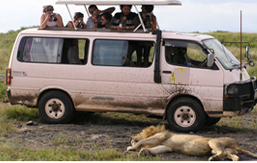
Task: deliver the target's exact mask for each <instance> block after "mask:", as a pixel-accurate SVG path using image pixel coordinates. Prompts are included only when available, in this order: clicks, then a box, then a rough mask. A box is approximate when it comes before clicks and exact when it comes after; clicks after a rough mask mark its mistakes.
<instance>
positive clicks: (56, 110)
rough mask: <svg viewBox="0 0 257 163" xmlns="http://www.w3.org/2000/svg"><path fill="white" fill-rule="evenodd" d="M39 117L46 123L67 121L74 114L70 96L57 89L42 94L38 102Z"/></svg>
mask: <svg viewBox="0 0 257 163" xmlns="http://www.w3.org/2000/svg"><path fill="white" fill-rule="evenodd" d="M38 110H39V114H40V116H41V118H42V119H43V120H44V121H45V122H47V123H53V124H57V123H68V122H70V121H71V120H72V118H73V116H74V107H73V104H72V102H71V100H70V98H69V97H68V96H67V95H66V94H64V93H62V92H59V91H50V92H47V93H46V94H44V95H43V96H42V97H41V99H40V101H39V104H38Z"/></svg>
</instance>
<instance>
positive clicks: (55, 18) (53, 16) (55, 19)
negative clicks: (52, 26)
mask: <svg viewBox="0 0 257 163" xmlns="http://www.w3.org/2000/svg"><path fill="white" fill-rule="evenodd" d="M50 17H51V19H53V21H55V22H56V21H57V20H58V19H57V17H56V16H55V14H54V13H52V14H51V15H50Z"/></svg>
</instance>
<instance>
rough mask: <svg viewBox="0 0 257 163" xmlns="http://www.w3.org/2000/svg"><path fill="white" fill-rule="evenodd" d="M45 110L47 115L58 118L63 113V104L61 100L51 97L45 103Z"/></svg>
mask: <svg viewBox="0 0 257 163" xmlns="http://www.w3.org/2000/svg"><path fill="white" fill-rule="evenodd" d="M45 112H46V114H47V115H48V117H50V118H53V119H59V118H61V117H62V116H63V115H64V113H65V106H64V104H63V102H62V101H61V100H59V99H55V98H53V99H50V100H48V101H47V103H46V105H45Z"/></svg>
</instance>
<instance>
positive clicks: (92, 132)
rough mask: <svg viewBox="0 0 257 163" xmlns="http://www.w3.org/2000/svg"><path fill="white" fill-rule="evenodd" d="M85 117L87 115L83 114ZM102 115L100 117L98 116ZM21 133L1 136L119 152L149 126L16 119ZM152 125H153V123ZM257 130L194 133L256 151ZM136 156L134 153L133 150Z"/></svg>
mask: <svg viewBox="0 0 257 163" xmlns="http://www.w3.org/2000/svg"><path fill="white" fill-rule="evenodd" d="M86 118H88V117H86ZM100 118H101V116H100ZM14 125H15V127H17V129H19V130H20V131H21V132H20V133H18V134H12V135H8V137H5V138H4V139H5V140H6V141H8V142H11V143H12V144H13V145H19V146H24V147H28V148H34V149H37V148H52V147H56V146H58V147H60V148H62V149H65V148H67V149H68V148H74V149H77V150H94V149H96V148H100V149H104V148H116V149H118V150H119V151H120V152H125V151H126V148H127V146H129V145H130V144H129V138H130V136H132V135H135V134H137V133H139V132H140V131H141V130H142V129H143V128H145V127H147V126H149V124H147V123H131V124H130V123H129V122H126V123H123V122H122V123H119V124H113V123H107V124H94V123H92V122H90V121H89V122H86V123H85V122H84V121H83V123H81V122H80V121H76V122H74V123H73V124H57V125H51V124H45V123H41V122H39V123H36V122H34V123H31V124H29V125H27V124H26V122H18V123H16V124H14ZM154 125H155V124H154ZM256 133H257V130H249V129H237V128H231V127H226V126H212V127H206V128H204V129H203V130H201V131H199V132H197V133H189V134H197V135H203V136H208V137H221V136H222V137H223V136H229V137H233V138H235V139H236V140H238V142H239V145H240V146H241V147H243V148H244V149H247V150H250V151H251V152H253V153H255V154H257V141H256V140H257V139H256ZM134 153H135V155H136V152H134ZM159 156H160V157H161V158H162V159H163V160H165V161H168V160H170V161H171V160H175V161H207V160H208V156H205V157H191V156H186V155H184V154H178V153H165V154H161V155H159ZM240 159H241V160H245V161H246V160H251V161H252V160H257V159H253V158H250V157H248V156H246V155H240Z"/></svg>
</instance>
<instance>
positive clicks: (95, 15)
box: [87, 5, 115, 29]
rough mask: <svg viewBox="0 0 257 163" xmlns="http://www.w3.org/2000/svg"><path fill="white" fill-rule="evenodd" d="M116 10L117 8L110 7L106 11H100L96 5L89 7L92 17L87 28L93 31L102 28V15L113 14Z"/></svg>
mask: <svg viewBox="0 0 257 163" xmlns="http://www.w3.org/2000/svg"><path fill="white" fill-rule="evenodd" d="M114 10H115V7H109V8H107V9H105V10H99V9H98V7H97V6H96V5H90V6H89V7H88V11H89V13H90V15H91V16H90V17H89V18H88V19H87V28H89V29H92V28H94V27H97V26H101V18H100V14H101V13H104V12H108V13H110V14H111V13H113V11H114ZM95 24H96V25H95Z"/></svg>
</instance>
